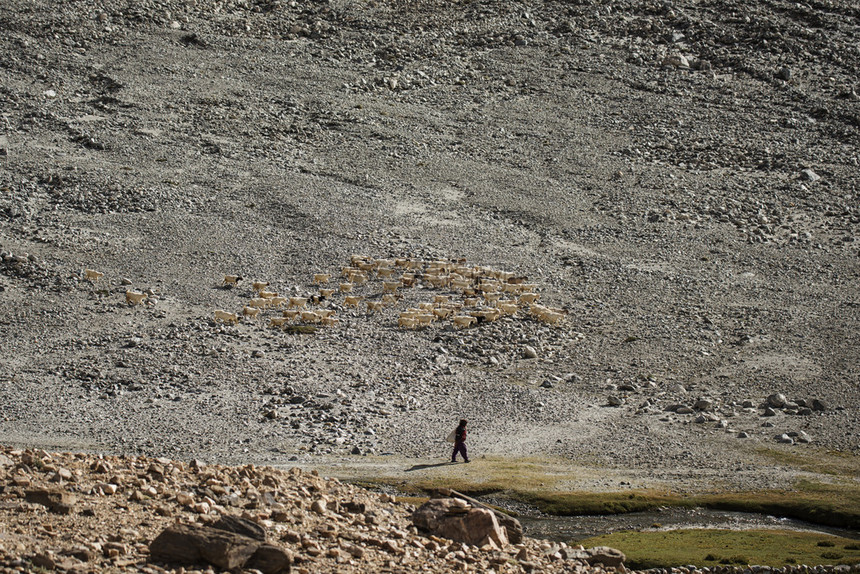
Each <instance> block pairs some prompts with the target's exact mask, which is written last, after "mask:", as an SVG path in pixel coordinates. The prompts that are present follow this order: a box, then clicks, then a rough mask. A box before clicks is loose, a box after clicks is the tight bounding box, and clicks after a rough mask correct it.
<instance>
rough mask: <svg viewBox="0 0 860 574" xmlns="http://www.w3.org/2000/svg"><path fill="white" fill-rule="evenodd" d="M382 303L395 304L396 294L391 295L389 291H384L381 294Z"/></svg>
mask: <svg viewBox="0 0 860 574" xmlns="http://www.w3.org/2000/svg"><path fill="white" fill-rule="evenodd" d="M382 303H383V304H385V305H396V304H397V295H393V294H391V293H385V294H384V295H383V296H382Z"/></svg>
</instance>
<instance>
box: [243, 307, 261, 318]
mask: <svg viewBox="0 0 860 574" xmlns="http://www.w3.org/2000/svg"><path fill="white" fill-rule="evenodd" d="M259 314H260V308H259V307H247V306H246V307H243V308H242V315H244V316H245V317H250V318H251V319H256V318H257V315H259Z"/></svg>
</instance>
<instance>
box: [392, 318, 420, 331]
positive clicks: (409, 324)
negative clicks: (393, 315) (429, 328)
mask: <svg viewBox="0 0 860 574" xmlns="http://www.w3.org/2000/svg"><path fill="white" fill-rule="evenodd" d="M417 324H418V321H417V320H416V319H415V317H414V316H413V315H407V316H404V315H401V316H400V318H398V319H397V326H398V327H403V328H404V329H414V328H415V326H416V325H417Z"/></svg>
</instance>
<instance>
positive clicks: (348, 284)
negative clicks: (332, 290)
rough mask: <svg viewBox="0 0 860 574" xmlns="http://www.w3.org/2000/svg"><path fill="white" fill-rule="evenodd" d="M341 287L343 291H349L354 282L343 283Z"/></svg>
mask: <svg viewBox="0 0 860 574" xmlns="http://www.w3.org/2000/svg"><path fill="white" fill-rule="evenodd" d="M339 287H340V292H341V293H349V292H350V291H352V283H341V284H340V285H339Z"/></svg>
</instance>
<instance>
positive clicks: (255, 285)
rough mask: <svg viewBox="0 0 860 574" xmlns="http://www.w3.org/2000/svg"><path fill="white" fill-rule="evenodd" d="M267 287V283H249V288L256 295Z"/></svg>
mask: <svg viewBox="0 0 860 574" xmlns="http://www.w3.org/2000/svg"><path fill="white" fill-rule="evenodd" d="M268 286H269V282H268V281H254V282H253V283H251V288H252V289H253V290H254V291H256V292H257V293H259V292H260V291H262V290H263V289H265V288H266V287H268Z"/></svg>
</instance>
